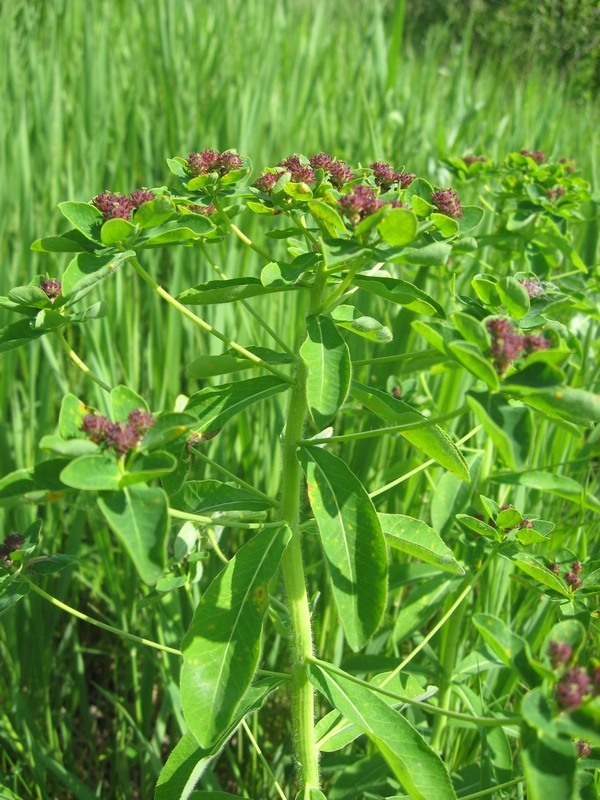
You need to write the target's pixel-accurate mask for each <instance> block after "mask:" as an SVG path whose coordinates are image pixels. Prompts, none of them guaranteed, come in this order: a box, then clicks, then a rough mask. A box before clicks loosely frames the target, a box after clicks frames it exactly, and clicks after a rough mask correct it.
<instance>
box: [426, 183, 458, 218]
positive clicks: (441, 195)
mask: <svg viewBox="0 0 600 800" xmlns="http://www.w3.org/2000/svg"><path fill="white" fill-rule="evenodd" d="M431 202H432V203H433V205H434V206H435V207H436V208H437V210H438V213H439V214H445V215H446V216H447V217H452V219H461V218H462V215H463V211H462V206H461V204H460V200H459V198H458V195H457V194H456V192H455V191H454V189H440V190H439V191H437V192H433V193H432V195H431Z"/></svg>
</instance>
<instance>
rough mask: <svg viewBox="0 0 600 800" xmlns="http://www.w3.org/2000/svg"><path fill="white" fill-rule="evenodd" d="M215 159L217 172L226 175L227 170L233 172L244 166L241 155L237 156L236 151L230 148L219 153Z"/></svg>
mask: <svg viewBox="0 0 600 800" xmlns="http://www.w3.org/2000/svg"><path fill="white" fill-rule="evenodd" d="M217 161H218V165H219V173H220V174H221V175H226V174H227V173H228V172H233V170H235V169H241V168H242V167H243V166H244V162H243V161H242V159H241V156H238V154H237V153H234V152H232V151H231V150H226V151H225V152H224V153H221V155H220V156H219V158H218V159H217Z"/></svg>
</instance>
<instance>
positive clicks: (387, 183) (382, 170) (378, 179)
mask: <svg viewBox="0 0 600 800" xmlns="http://www.w3.org/2000/svg"><path fill="white" fill-rule="evenodd" d="M369 166H370V168H371V169H372V170H373V177H374V178H375V183H376V184H377V186H380V187H381V188H382V189H384V190H387V189H389V188H390V187H391V186H392V185H393V184H394V183H396V181H397V178H396V175H397V174H398V173H397V172H395V171H394V170H393V169H392V168H391V167H390V165H389V164H386V163H385V161H375V162H373V164H370V165H369Z"/></svg>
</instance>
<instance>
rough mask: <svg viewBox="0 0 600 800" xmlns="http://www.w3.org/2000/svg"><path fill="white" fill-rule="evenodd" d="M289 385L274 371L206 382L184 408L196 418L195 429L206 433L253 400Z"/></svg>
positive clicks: (284, 388)
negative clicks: (243, 378)
mask: <svg viewBox="0 0 600 800" xmlns="http://www.w3.org/2000/svg"><path fill="white" fill-rule="evenodd" d="M289 388H290V387H289V384H288V383H286V382H285V381H282V380H281V379H280V378H277V377H275V376H274V375H266V376H264V377H262V378H251V379H250V380H247V381H236V382H235V383H226V384H223V385H221V386H209V387H207V388H206V389H201V390H200V391H199V392H196V394H193V395H192V396H191V397H190V399H189V400H188V403H187V406H186V408H185V410H186V411H188V412H189V413H190V414H193V415H194V416H195V417H196V418H197V419H198V423H199V426H198V428H197V430H198V432H200V433H206V432H208V431H214V430H216V429H217V428H220V427H222V425H223V424H224V423H225V422H227V420H228V419H231V417H234V416H235V415H236V414H239V412H240V411H242V409H244V408H246V407H247V406H249V405H252V403H256V402H258V401H259V400H264V399H266V398H267V397H271V396H272V395H274V394H277V393H278V392H285V391H286V389H289Z"/></svg>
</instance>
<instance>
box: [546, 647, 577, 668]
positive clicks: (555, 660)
mask: <svg viewBox="0 0 600 800" xmlns="http://www.w3.org/2000/svg"><path fill="white" fill-rule="evenodd" d="M547 655H548V658H549V659H550V663H551V664H552V668H553V669H558V668H559V667H563V666H564V665H565V664H568V662H569V661H570V660H571V658H572V656H573V648H572V647H571V645H570V644H567V643H566V642H554V641H552V642H550V643H549V644H548V650H547Z"/></svg>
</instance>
